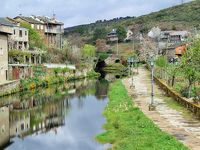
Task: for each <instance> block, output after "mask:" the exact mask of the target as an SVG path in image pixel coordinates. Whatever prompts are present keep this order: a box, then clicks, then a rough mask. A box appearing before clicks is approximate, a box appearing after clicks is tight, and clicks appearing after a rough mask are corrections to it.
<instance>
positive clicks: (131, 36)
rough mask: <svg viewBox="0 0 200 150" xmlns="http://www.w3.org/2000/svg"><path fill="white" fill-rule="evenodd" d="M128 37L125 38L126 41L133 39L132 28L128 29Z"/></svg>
mask: <svg viewBox="0 0 200 150" xmlns="http://www.w3.org/2000/svg"><path fill="white" fill-rule="evenodd" d="M126 32H127V33H126V38H125V41H131V40H133V32H132V31H131V30H127V31H126Z"/></svg>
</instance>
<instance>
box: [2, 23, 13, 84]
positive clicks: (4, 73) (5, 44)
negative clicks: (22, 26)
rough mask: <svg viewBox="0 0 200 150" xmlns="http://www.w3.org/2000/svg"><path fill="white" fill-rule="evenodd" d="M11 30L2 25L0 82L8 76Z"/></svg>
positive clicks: (4, 80)
mask: <svg viewBox="0 0 200 150" xmlns="http://www.w3.org/2000/svg"><path fill="white" fill-rule="evenodd" d="M10 34H11V32H10V31H9V30H7V31H6V30H4V27H2V26H0V84H1V83H3V82H6V80H7V78H8V35H10Z"/></svg>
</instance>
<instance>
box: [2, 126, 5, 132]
mask: <svg viewBox="0 0 200 150" xmlns="http://www.w3.org/2000/svg"><path fill="white" fill-rule="evenodd" d="M4 132H5V125H3V126H2V127H1V133H4Z"/></svg>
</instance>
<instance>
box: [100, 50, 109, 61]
mask: <svg viewBox="0 0 200 150" xmlns="http://www.w3.org/2000/svg"><path fill="white" fill-rule="evenodd" d="M97 55H98V56H99V59H100V61H104V60H105V59H107V58H108V57H109V55H108V54H107V53H106V52H101V53H98V54H97Z"/></svg>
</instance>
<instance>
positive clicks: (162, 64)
mask: <svg viewBox="0 0 200 150" xmlns="http://www.w3.org/2000/svg"><path fill="white" fill-rule="evenodd" d="M167 65H168V61H167V58H166V57H164V56H160V57H158V58H157V59H156V66H157V67H158V68H159V77H160V78H163V72H164V70H165V69H166V67H167Z"/></svg>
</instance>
